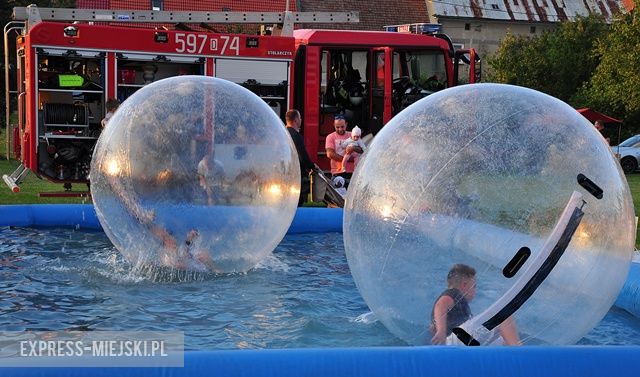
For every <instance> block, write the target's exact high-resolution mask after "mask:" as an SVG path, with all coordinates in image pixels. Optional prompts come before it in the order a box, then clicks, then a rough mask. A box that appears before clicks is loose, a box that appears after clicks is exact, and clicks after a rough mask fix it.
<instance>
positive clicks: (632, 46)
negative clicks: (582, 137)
mask: <svg viewBox="0 0 640 377" xmlns="http://www.w3.org/2000/svg"><path fill="white" fill-rule="evenodd" d="M639 14H640V11H638V7H636V8H635V9H634V10H633V11H631V12H630V13H628V14H625V15H622V16H621V17H620V18H619V19H618V20H616V21H615V22H614V23H613V24H612V25H611V32H610V33H608V34H607V36H606V38H603V39H602V40H601V41H599V43H598V45H597V53H598V54H599V55H600V56H601V57H602V58H601V60H600V64H599V65H598V67H597V68H596V70H595V72H594V74H593V76H592V77H591V79H590V81H589V82H588V83H586V84H585V85H584V86H583V87H582V88H581V89H580V91H579V92H578V94H577V96H576V98H577V99H579V100H580V101H582V102H583V103H584V104H586V105H589V106H590V107H594V108H599V109H602V110H608V111H609V112H610V113H611V114H612V115H615V116H618V117H625V116H628V115H631V114H633V113H635V112H638V111H640V70H639V69H638V64H640V50H638V46H640V15H639ZM638 127H639V128H640V124H639V125H638Z"/></svg>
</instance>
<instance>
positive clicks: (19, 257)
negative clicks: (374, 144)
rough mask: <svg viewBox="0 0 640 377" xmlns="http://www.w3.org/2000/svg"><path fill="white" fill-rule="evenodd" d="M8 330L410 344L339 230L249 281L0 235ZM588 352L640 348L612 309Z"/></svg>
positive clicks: (2, 314) (293, 243)
mask: <svg viewBox="0 0 640 377" xmlns="http://www.w3.org/2000/svg"><path fill="white" fill-rule="evenodd" d="M0 275H1V279H0V298H1V299H0V331H25V330H33V331H42V330H87V331H91V330H167V331H168V330H174V331H183V332H184V334H185V348H186V349H190V350H213V349H236V348H292V347H363V346H393V345H404V342H403V341H402V340H400V339H398V338H396V337H395V336H394V335H392V334H391V333H389V332H388V331H387V330H386V329H385V327H384V326H383V325H382V324H380V323H379V322H377V321H375V320H371V316H368V315H366V314H367V313H368V311H369V310H368V308H367V306H366V304H365V303H364V301H363V300H362V298H361V297H360V294H359V293H358V290H357V288H356V287H355V284H354V283H353V280H352V279H351V275H350V273H349V267H348V265H347V261H346V257H345V255H344V248H343V245H342V235H341V234H339V233H324V234H304V235H290V236H287V237H286V238H285V239H284V240H283V242H282V243H281V244H280V245H279V246H278V248H277V249H276V250H275V252H274V254H273V256H271V257H269V258H268V259H267V260H265V261H264V262H263V263H261V264H260V265H259V266H258V267H257V268H255V269H253V270H251V271H249V272H248V273H246V274H237V275H229V276H218V277H214V276H203V275H177V276H170V275H169V274H166V273H157V272H154V273H152V272H151V271H135V270H132V269H131V268H130V267H129V265H128V263H127V262H126V261H125V260H124V259H123V258H122V257H121V255H120V254H119V253H118V251H117V250H116V249H115V248H114V247H113V246H112V245H111V243H110V241H109V239H108V238H107V237H106V236H105V234H104V233H102V232H87V231H73V230H69V229H33V228H2V229H0ZM580 344H591V345H598V344H600V345H602V344H616V345H637V344H640V319H638V318H636V317H634V316H632V315H630V314H628V313H626V312H624V311H622V310H619V309H616V308H614V309H612V310H611V311H610V312H609V313H608V314H607V316H606V317H605V318H604V320H603V321H602V322H601V323H600V324H599V325H598V326H597V327H596V328H595V329H594V330H592V331H591V332H590V333H589V334H588V335H587V336H585V337H584V338H583V339H582V340H581V341H580Z"/></svg>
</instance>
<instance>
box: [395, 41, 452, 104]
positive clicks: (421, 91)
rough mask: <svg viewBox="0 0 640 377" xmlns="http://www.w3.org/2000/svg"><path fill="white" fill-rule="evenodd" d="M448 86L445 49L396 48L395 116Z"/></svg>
mask: <svg viewBox="0 0 640 377" xmlns="http://www.w3.org/2000/svg"><path fill="white" fill-rule="evenodd" d="M446 87H447V70H446V62H445V57H444V54H443V53H442V51H433V50H396V51H394V53H393V112H394V115H395V114H397V113H398V112H400V111H401V110H402V109H404V108H406V107H407V106H409V105H411V104H412V103H414V102H416V101H418V100H419V99H421V98H423V97H425V96H427V95H429V94H431V93H433V92H436V91H438V90H441V89H444V88H446Z"/></svg>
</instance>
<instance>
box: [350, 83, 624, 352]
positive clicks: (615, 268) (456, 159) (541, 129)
mask: <svg viewBox="0 0 640 377" xmlns="http://www.w3.org/2000/svg"><path fill="white" fill-rule="evenodd" d="M398 166H402V169H397V167H398ZM362 229H367V232H362ZM343 231H344V239H345V251H346V254H347V259H348V262H349V267H350V269H351V272H352V274H353V276H354V280H355V281H356V284H357V286H358V289H359V290H360V292H361V294H362V296H363V298H364V299H365V301H366V302H367V304H368V305H369V307H370V309H371V310H372V311H373V312H374V313H375V314H376V317H377V318H378V319H379V320H380V321H381V322H382V323H383V324H384V325H385V326H386V327H387V328H388V329H389V330H390V331H391V332H392V333H394V334H395V335H397V336H398V337H400V338H401V339H404V340H405V341H406V342H408V343H410V344H432V343H433V344H441V343H446V342H447V340H446V339H447V337H449V338H448V339H450V340H451V341H452V342H453V341H455V342H459V344H464V345H485V344H490V343H491V342H493V341H494V340H495V339H494V338H495V337H494V335H495V334H498V335H500V333H502V338H503V340H504V343H506V344H519V343H522V344H526V345H527V344H572V343H575V342H577V341H578V340H580V338H581V337H582V336H583V335H584V334H586V333H587V332H588V331H589V330H591V329H592V328H593V327H594V326H595V325H596V324H597V323H598V322H599V321H600V320H601V319H602V318H603V317H604V315H605V314H606V313H607V311H608V310H609V308H610V307H611V305H612V304H613V302H614V301H615V298H616V297H617V294H618V292H619V290H620V289H621V287H622V285H623V284H624V281H625V278H626V274H627V271H628V269H629V263H630V261H631V257H632V255H633V248H634V242H635V218H634V210H633V203H632V200H631V196H630V193H629V188H628V186H627V183H626V179H625V177H624V174H623V173H622V171H621V169H620V167H619V164H618V162H617V161H616V159H615V157H614V156H613V154H612V153H611V151H610V149H609V147H608V146H607V145H606V144H605V143H604V140H603V139H602V137H600V135H598V132H597V130H595V128H594V127H593V126H592V125H591V124H590V123H589V122H588V121H587V120H586V119H585V118H584V117H582V116H581V115H580V114H579V113H578V112H577V111H575V110H574V109H573V108H571V107H570V106H568V105H567V104H565V103H563V102H561V101H559V100H557V99H555V98H553V97H550V96H548V95H545V94H543V93H539V92H536V91H534V90H530V89H526V88H520V87H515V86H510V85H499V84H474V85H464V86H460V87H455V88H450V89H446V90H443V91H440V92H437V93H434V94H431V95H429V96H427V97H425V98H423V99H422V100H420V101H418V102H416V103H415V104H413V105H412V106H410V107H408V108H407V109H405V110H403V111H402V112H401V113H400V114H398V115H397V116H396V117H395V118H393V119H392V120H391V122H389V123H388V124H387V125H386V126H385V127H384V128H383V129H382V131H381V132H380V133H378V135H376V137H375V138H374V140H373V142H372V143H371V144H370V145H369V147H368V152H367V158H366V159H363V160H362V161H361V162H360V164H359V166H358V167H357V169H356V171H355V173H354V176H353V178H352V180H351V185H350V186H349V195H348V198H347V201H346V205H345V213H344V224H343ZM457 264H463V265H467V266H471V267H473V269H474V270H475V271H476V274H475V278H476V284H477V291H476V293H475V295H474V296H468V295H467V296H465V292H461V294H456V293H451V294H446V295H445V296H447V297H449V299H444V300H445V304H444V305H442V303H441V304H440V305H439V304H438V302H439V301H440V299H443V297H441V294H443V291H442V282H443V278H444V277H445V276H447V273H448V272H449V270H450V269H451V267H452V266H454V265H457ZM454 288H455V287H454ZM596 292H597V293H596ZM471 297H473V299H472V300H471V299H470V298H471ZM463 299H464V300H466V301H467V303H468V305H469V312H468V313H467V315H459V313H458V311H459V308H460V305H462V306H464V305H463V304H464V303H463V301H462V300H463ZM452 302H453V303H452ZM434 306H435V307H434ZM436 309H437V310H436ZM432 313H433V318H432ZM456 313H458V314H456ZM453 317H456V318H457V320H456V323H455V325H453V324H448V325H446V329H445V331H444V333H443V332H442V329H441V328H440V329H438V328H434V326H433V324H434V323H435V324H438V323H447V321H449V320H450V319H451V318H453ZM462 319H464V321H463V322H462V323H459V322H460V320H462ZM512 324H517V326H514V328H516V329H517V331H514V332H513V334H512V335H514V336H512V337H510V336H509V335H505V334H504V332H503V331H500V330H501V329H504V328H505V326H511V325H512ZM449 330H450V331H451V334H449ZM452 337H455V338H456V339H453V338H452ZM517 339H520V342H518V341H517Z"/></svg>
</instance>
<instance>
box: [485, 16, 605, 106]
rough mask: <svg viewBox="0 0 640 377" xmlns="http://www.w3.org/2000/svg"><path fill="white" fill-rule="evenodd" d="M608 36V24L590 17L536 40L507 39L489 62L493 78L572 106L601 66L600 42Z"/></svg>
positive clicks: (529, 38)
mask: <svg viewBox="0 0 640 377" xmlns="http://www.w3.org/2000/svg"><path fill="white" fill-rule="evenodd" d="M606 33H607V25H606V23H605V22H604V20H603V19H602V18H601V17H599V16H596V15H590V16H588V17H578V18H577V19H576V20H575V21H573V22H564V23H562V24H561V25H560V26H559V27H558V28H557V29H556V30H553V31H549V32H545V33H543V34H542V35H540V36H536V37H523V36H514V35H507V37H505V38H504V39H503V40H502V41H501V43H500V47H499V48H498V51H497V52H496V53H495V54H494V56H492V57H490V58H489V65H490V66H491V68H492V70H493V72H492V76H490V77H491V79H492V80H493V81H496V82H503V83H509V84H514V85H520V86H525V87H529V88H532V89H536V90H539V91H541V92H544V93H547V94H549V95H552V96H554V97H557V98H560V99H561V100H563V101H565V102H571V98H572V96H573V95H574V93H575V92H576V90H577V89H578V88H580V87H582V86H583V85H584V83H585V82H587V81H588V80H589V79H590V78H591V75H592V73H593V71H594V70H595V68H596V66H597V65H598V62H599V59H600V57H599V55H598V51H599V50H598V49H597V48H596V46H597V41H598V40H600V39H601V38H603V37H604V36H605V35H606Z"/></svg>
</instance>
